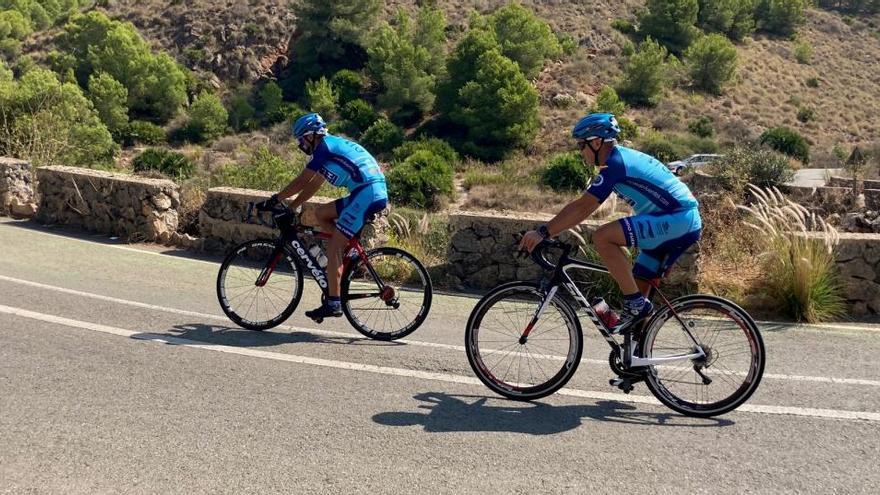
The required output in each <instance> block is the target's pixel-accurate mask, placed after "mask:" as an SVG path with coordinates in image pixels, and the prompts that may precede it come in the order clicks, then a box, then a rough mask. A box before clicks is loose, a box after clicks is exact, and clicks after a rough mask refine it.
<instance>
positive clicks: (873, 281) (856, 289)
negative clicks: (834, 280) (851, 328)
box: [835, 234, 880, 316]
mask: <svg viewBox="0 0 880 495" xmlns="http://www.w3.org/2000/svg"><path fill="white" fill-rule="evenodd" d="M835 258H836V261H837V267H838V268H839V270H840V275H841V281H842V283H843V288H844V297H846V299H847V303H848V305H849V307H850V312H851V314H852V315H853V316H865V315H880V234H840V245H838V247H837V251H836V253H835Z"/></svg>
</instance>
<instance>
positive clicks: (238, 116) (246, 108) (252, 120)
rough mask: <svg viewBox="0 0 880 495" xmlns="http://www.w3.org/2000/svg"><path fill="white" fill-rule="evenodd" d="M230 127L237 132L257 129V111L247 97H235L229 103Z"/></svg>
mask: <svg viewBox="0 0 880 495" xmlns="http://www.w3.org/2000/svg"><path fill="white" fill-rule="evenodd" d="M228 113H229V126H230V127H232V128H233V129H234V130H236V131H247V130H252V129H256V128H257V126H258V122H257V119H256V115H257V110H256V109H255V108H254V107H253V105H251V103H250V102H249V101H248V99H247V96H245V95H235V96H233V97H232V99H231V100H230V101H229V110H228Z"/></svg>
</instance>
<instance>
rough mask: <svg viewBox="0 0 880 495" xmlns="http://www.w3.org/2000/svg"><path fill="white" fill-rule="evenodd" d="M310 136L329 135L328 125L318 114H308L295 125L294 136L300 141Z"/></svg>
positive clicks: (297, 120)
mask: <svg viewBox="0 0 880 495" xmlns="http://www.w3.org/2000/svg"><path fill="white" fill-rule="evenodd" d="M309 134H321V135H324V134H327V123H326V122H324V119H322V118H321V116H320V115H318V114H316V113H307V114H305V115H303V116H302V117H300V118H298V119H296V122H294V123H293V136H294V137H295V138H297V139H300V138H301V137H303V136H307V135H309Z"/></svg>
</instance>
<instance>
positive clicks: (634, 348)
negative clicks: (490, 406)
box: [465, 240, 766, 417]
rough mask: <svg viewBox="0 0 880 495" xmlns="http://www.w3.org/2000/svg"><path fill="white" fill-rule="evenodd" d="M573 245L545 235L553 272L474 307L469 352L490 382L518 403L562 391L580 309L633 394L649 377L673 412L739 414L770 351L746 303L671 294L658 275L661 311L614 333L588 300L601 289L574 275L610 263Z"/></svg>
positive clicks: (656, 296) (543, 249) (496, 292)
mask: <svg viewBox="0 0 880 495" xmlns="http://www.w3.org/2000/svg"><path fill="white" fill-rule="evenodd" d="M556 249H558V250H561V255H559V256H558V259H557V261H556V263H552V262H551V261H550V260H548V259H547V252H548V250H556ZM574 249H575V247H574V246H572V245H570V244H566V243H563V242H560V241H558V240H545V241H543V242H542V243H541V244H539V245H538V246H537V247H536V248H535V250H534V251H533V252H532V255H531V257H532V260H533V261H535V262H536V263H537V264H538V265H539V266H541V267H542V268H543V269H544V270H546V271H547V272H550V274H549V275H548V276H546V277H544V278H543V279H542V280H541V281H539V282H529V281H517V282H510V283H507V284H503V285H500V286H498V287H496V288H495V289H493V290H492V291H491V292H489V293H488V294H486V295H485V297H483V298H482V299H481V300H480V301H479V302H478V303H477V305H476V307H474V309H473V311H472V312H471V315H470V318H469V319H468V323H467V329H466V332H465V349H466V352H467V357H468V362H469V363H470V365H471V368H473V370H474V373H476V375H477V377H478V378H479V379H480V380H481V381H482V382H483V383H484V384H485V385H486V386H487V387H489V388H490V389H491V390H493V391H494V392H496V393H498V394H501V395H503V396H505V397H508V398H510V399H515V400H534V399H539V398H541V397H546V396H548V395H550V394H552V393H554V392H556V391H557V390H559V389H560V388H562V387H563V386H564V385H565V384H566V383H567V382H568V381H569V379H570V378H571V377H572V375H574V372H575V371H576V370H577V367H578V364H580V361H581V355H582V352H583V334H582V330H581V322H580V319H579V318H578V313H577V310H576V308H577V306H580V309H581V310H582V311H583V312H585V313H586V315H587V316H588V317H589V319H590V320H591V321H592V322H593V324H594V325H595V326H596V328H597V329H598V330H599V332H600V333H601V335H602V336H603V337H604V339H605V341H606V342H607V343H608V345H609V346H610V347H611V352H610V355H609V357H608V361H609V365H610V367H611V370H612V371H613V372H614V373H615V374H616V375H617V378H614V379H612V380H610V384H611V385H612V386H616V387H618V388H620V389H621V390H622V391H624V392H625V393H629V392H631V391H632V390H633V387H634V385H635V384H636V383H638V382H642V381H644V382H645V384H646V385H647V386H648V389H649V390H650V391H651V393H652V394H653V395H654V396H655V397H656V398H657V399H658V400H659V401H660V402H661V403H663V404H664V405H666V406H668V407H670V408H671V409H673V410H675V411H677V412H680V413H682V414H685V415H688V416H696V417H711V416H716V415H720V414H724V413H727V412H729V411H732V410H733V409H735V408H737V407H738V406H740V405H741V404H743V403H744V402H745V401H746V400H747V399H748V398H749V397H750V396H751V395H752V394H753V393H754V392H755V390H756V389H757V388H758V384H759V383H760V382H761V377H762V375H763V373H764V364H765V359H766V358H765V352H764V342H763V340H762V338H761V332H760V331H759V329H758V326H757V325H756V324H755V321H754V320H753V319H752V317H751V316H749V314H748V313H747V312H746V311H745V310H743V309H742V308H740V307H739V306H737V305H736V304H734V303H733V302H731V301H728V300H726V299H723V298H720V297H716V296H710V295H703V294H695V295H688V296H683V297H679V298H676V299H674V300H672V301H670V300H668V299H667V298H666V296H665V295H664V294H663V292H662V291H660V280H659V279H656V280H651V281H650V282H651V291H650V292H651V293H650V295H649V297H651V299H652V300H654V301H656V303H655V307H657V308H658V309H657V310H656V311H655V312H654V313H653V314H652V316H650V317H649V318H647V319H645V320H643V321H642V322H641V323H638V324H636V325H635V326H634V327H633V328H632V329H631V330H630V331H625V332H623V334H622V335H615V334H613V333H612V327H611V326H610V325H606V323H605V321H604V320H603V318H602V316H601V315H600V314H599V312H597V310H596V309H594V307H593V304H591V303H589V302H588V299H587V296H595V295H596V294H584V293H582V292H581V291H580V290H579V288H578V287H577V285H576V284H575V281H574V279H573V278H572V274H574V273H575V272H576V271H577V270H587V271H589V272H590V273H594V274H595V273H600V274H608V269H607V268H606V267H604V266H602V265H600V264H597V263H592V262H588V261H582V260H578V259H575V258H572V257H571V253H572V251H573V250H574ZM552 253H553V251H551V254H552ZM603 295H604V294H603ZM618 339H620V341H618Z"/></svg>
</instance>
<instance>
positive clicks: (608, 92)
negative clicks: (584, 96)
mask: <svg viewBox="0 0 880 495" xmlns="http://www.w3.org/2000/svg"><path fill="white" fill-rule="evenodd" d="M625 111H626V103H624V102H622V101H621V100H620V97H619V96H617V91H614V88H612V87H611V86H604V87H603V88H602V90H601V91H599V94H598V95H596V104H595V105H594V106H593V108H591V109H590V112H591V113H593V112H606V113H613V114H614V115H615V116H620V115H621V114H623V112H625Z"/></svg>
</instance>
